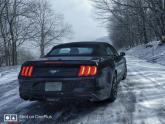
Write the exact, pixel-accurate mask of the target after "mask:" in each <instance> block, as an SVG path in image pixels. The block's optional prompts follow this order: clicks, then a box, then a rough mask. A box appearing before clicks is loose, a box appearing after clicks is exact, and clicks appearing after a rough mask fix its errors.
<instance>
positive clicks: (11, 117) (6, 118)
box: [4, 114, 18, 122]
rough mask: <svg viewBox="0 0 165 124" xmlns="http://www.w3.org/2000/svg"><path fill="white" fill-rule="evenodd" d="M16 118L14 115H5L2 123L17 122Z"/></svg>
mask: <svg viewBox="0 0 165 124" xmlns="http://www.w3.org/2000/svg"><path fill="white" fill-rule="evenodd" d="M17 121H18V118H17V115H16V114H5V115H4V122H17Z"/></svg>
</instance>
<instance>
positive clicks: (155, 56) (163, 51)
mask: <svg viewBox="0 0 165 124" xmlns="http://www.w3.org/2000/svg"><path fill="white" fill-rule="evenodd" d="M146 46H148V47H147V48H146ZM127 54H129V55H133V56H136V57H139V58H141V59H145V60H147V61H148V62H153V63H159V64H162V65H165V45H162V46H160V45H159V41H153V42H151V43H148V44H147V45H139V46H137V47H135V48H132V49H130V50H129V51H127Z"/></svg>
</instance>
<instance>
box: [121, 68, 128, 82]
mask: <svg viewBox="0 0 165 124" xmlns="http://www.w3.org/2000/svg"><path fill="white" fill-rule="evenodd" d="M126 78H127V67H125V72H124V76H123V79H122V80H125V79H126Z"/></svg>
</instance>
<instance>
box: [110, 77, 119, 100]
mask: <svg viewBox="0 0 165 124" xmlns="http://www.w3.org/2000/svg"><path fill="white" fill-rule="evenodd" d="M117 89H118V83H117V75H116V74H114V76H113V80H112V89H111V94H110V98H109V101H110V102H114V101H115V100H116V98H117Z"/></svg>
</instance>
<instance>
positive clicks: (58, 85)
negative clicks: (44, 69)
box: [45, 82, 62, 92]
mask: <svg viewBox="0 0 165 124" xmlns="http://www.w3.org/2000/svg"><path fill="white" fill-rule="evenodd" d="M61 90H62V82H46V83H45V91H46V92H51V91H56V92H58V91H61Z"/></svg>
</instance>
